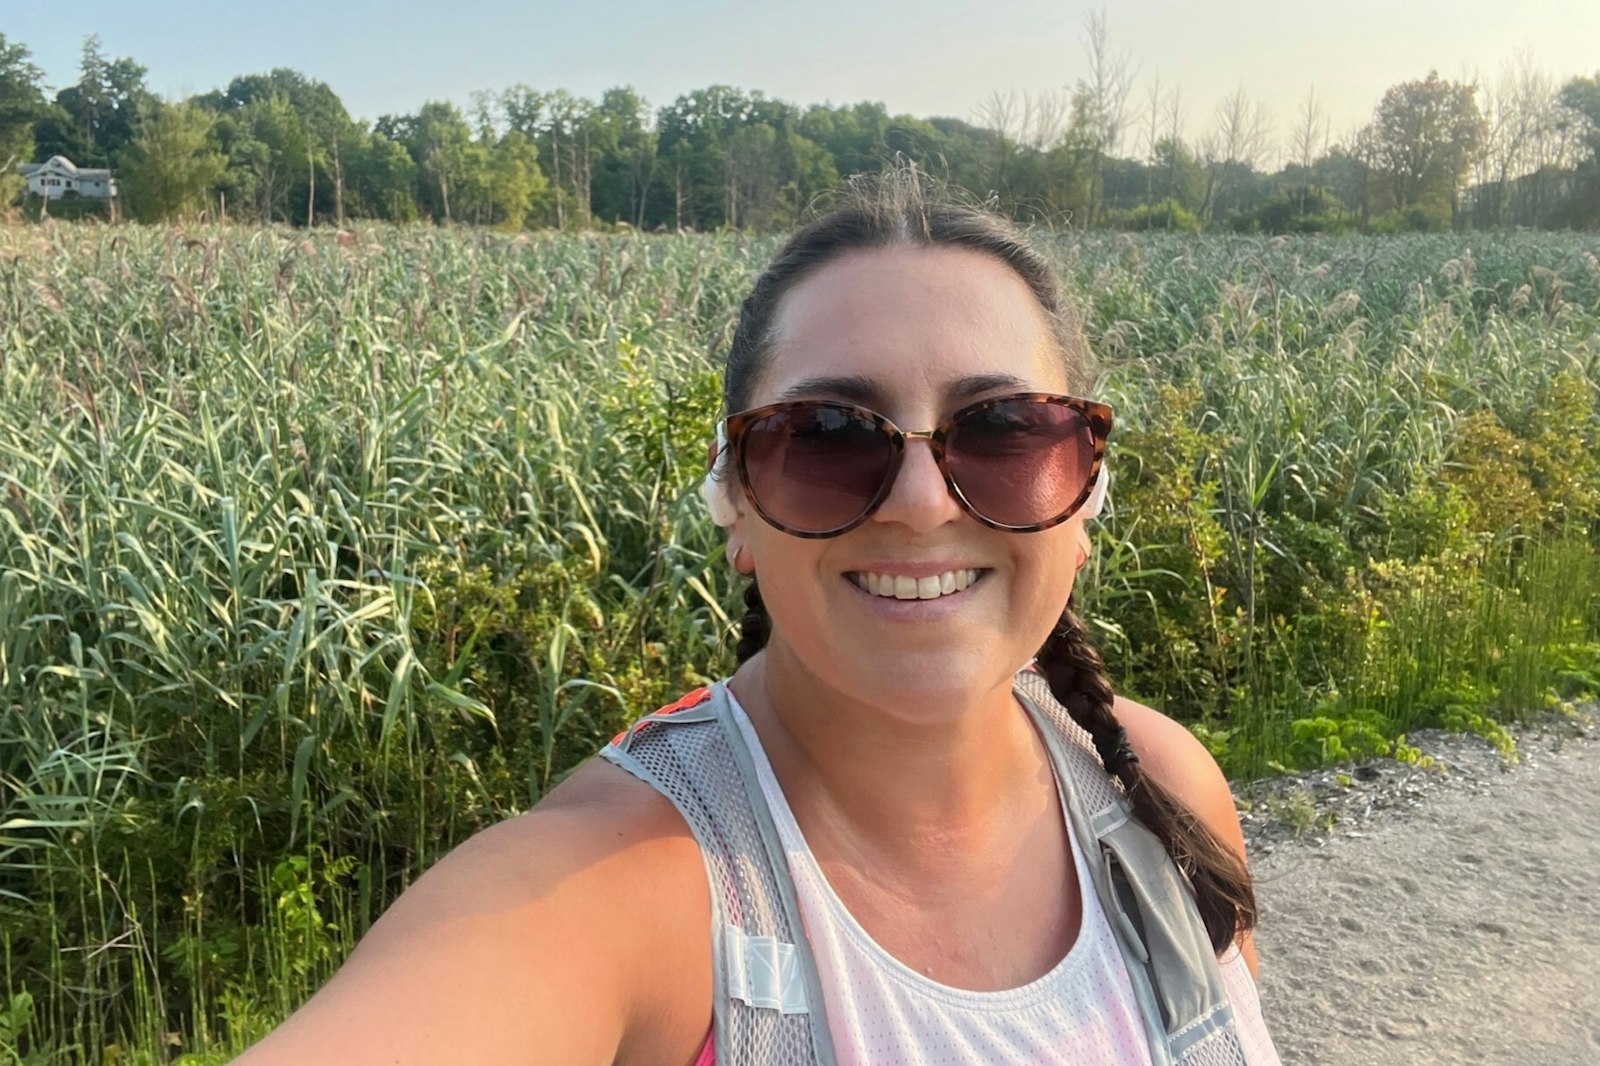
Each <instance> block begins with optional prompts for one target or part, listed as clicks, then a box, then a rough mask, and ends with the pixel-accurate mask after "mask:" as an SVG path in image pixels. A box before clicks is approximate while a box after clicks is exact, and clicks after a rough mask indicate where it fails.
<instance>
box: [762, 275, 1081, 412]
mask: <svg viewBox="0 0 1600 1066" xmlns="http://www.w3.org/2000/svg"><path fill="white" fill-rule="evenodd" d="M773 327H774V328H773V335H772V341H771V345H770V347H769V349H768V351H769V359H768V361H767V365H766V367H765V368H764V369H763V372H762V374H761V376H760V379H759V380H758V381H757V382H756V387H755V392H754V396H753V402H754V403H755V404H761V403H771V402H775V401H777V400H783V399H794V398H799V397H801V396H814V395H818V394H821V393H833V394H836V395H837V394H839V393H840V392H841V391H849V392H850V393H851V395H848V396H844V397H843V398H846V399H851V400H855V401H857V402H875V403H877V404H881V405H883V406H882V407H880V409H886V408H887V407H890V406H895V405H897V404H899V405H913V404H916V403H917V402H918V401H919V400H920V399H922V398H923V397H927V396H933V397H951V398H959V396H957V395H956V394H959V393H963V392H964V393H971V392H974V391H984V389H985V386H984V384H983V383H985V382H987V383H988V385H987V389H990V390H992V389H994V388H1000V387H1003V386H1004V385H1006V384H1011V385H1012V386H1013V387H1015V388H1017V389H1027V390H1036V391H1050V392H1057V391H1063V390H1065V388H1066V380H1067V375H1066V370H1065V368H1064V367H1063V365H1062V362H1061V356H1060V354H1059V352H1058V349H1057V347H1056V343H1055V339H1054V336H1053V334H1052V331H1051V326H1050V321H1049V318H1048V316H1047V315H1046V314H1045V311H1044V309H1043V308H1042V307H1041V306H1040V305H1039V302H1038V301H1037V300H1036V299H1034V296H1033V293H1032V292H1031V291H1030V290H1029V288H1028V286H1027V284H1026V283H1025V282H1024V281H1023V280H1022V278H1021V277H1019V276H1018V275H1017V273H1016V272H1015V271H1014V270H1012V269H1011V268H1010V267H1009V266H1007V265H1006V264H1005V263H1003V262H1001V261H1000V260H999V259H996V258H995V257H993V256H991V255H987V254H985V253H983V252H976V251H972V250H969V249H965V248H949V247H945V248H873V249H862V250H855V251H851V252H847V253H845V254H844V255H842V256H840V257H839V258H838V259H836V260H834V261H832V262H829V263H827V264H826V265H824V266H822V267H821V268H819V269H818V270H817V271H816V272H815V273H813V274H811V275H810V276H808V277H807V278H805V279H804V280H803V281H801V282H800V283H799V284H797V285H796V286H795V287H794V288H793V289H791V290H790V291H789V292H788V293H787V294H786V295H785V296H784V298H783V300H782V301H781V303H780V304H779V306H778V311H777V314H776V316H775V317H774V320H773ZM842 381H852V382H854V383H855V384H854V386H852V387H851V388H850V389H848V390H841V389H840V388H836V387H834V388H829V387H812V386H813V385H815V384H816V383H820V382H842ZM868 393H871V394H873V395H868ZM886 413H887V412H886Z"/></svg>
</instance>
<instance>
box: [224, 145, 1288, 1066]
mask: <svg viewBox="0 0 1600 1066" xmlns="http://www.w3.org/2000/svg"><path fill="white" fill-rule="evenodd" d="M1088 384H1089V380H1088V371H1087V366H1086V358H1085V345H1084V342H1083V339H1082V337H1081V334H1080V333H1079V330H1078V328H1077V327H1076V325H1075V324H1074V322H1073V319H1072V318H1071V316H1070V314H1069V313H1068V311H1067V309H1066V308H1065V306H1064V305H1063V304H1062V303H1061V300H1060V297H1059V295H1058V292H1057V285H1056V282H1055V280H1054V277H1053V275H1052V273H1051V271H1050V269H1049V267H1048V265H1047V264H1046V263H1045V262H1044V260H1042V259H1041V258H1040V257H1039V255H1038V254H1037V253H1036V252H1034V251H1033V250H1032V249H1030V248H1029V247H1028V246H1027V244H1026V243H1025V241H1024V239H1023V238H1022V237H1021V236H1020V235H1019V234H1018V233H1017V232H1016V231H1015V230H1014V229H1013V228H1012V227H1011V226H1010V225H1009V224H1008V223H1006V222H1004V221H1002V220H1000V219H998V218H995V217H994V216H992V215H989V214H987V213H986V212H983V211H979V210H976V209H972V208H967V207H962V206H955V205H951V204H948V203H944V202H941V201H938V200H937V199H934V198H930V197H927V196H926V195H925V194H924V192H923V189H922V188H921V185H920V182H919V180H918V178H917V175H916V174H915V173H914V172H910V171H900V172H897V173H894V174H892V175H889V176H886V177H885V178H883V179H881V180H879V181H877V182H873V183H861V184H858V185H855V186H853V188H852V191H851V194H850V196H849V198H848V199H847V201H846V202H845V203H844V204H842V205H841V206H840V207H838V208H837V209H835V210H834V211H832V212H830V213H829V214H828V215H825V216H823V217H822V218H820V219H818V220H817V221H816V222H814V223H812V224H811V225H809V226H808V227H806V228H805V229H803V230H801V231H800V232H799V233H797V234H796V235H795V236H794V237H793V238H792V239H791V241H790V242H789V244H788V245H787V246H786V247H785V248H784V250H783V251H782V252H780V253H779V255H778V257H777V258H776V259H775V260H774V261H773V263H772V264H771V265H770V266H769V267H768V269H767V271H766V272H765V273H764V274H763V275H762V276H761V277H760V279H758V281H757V282H756V284H755V287H754V289H753V291H752V292H751V294H750V296H749V298H748V299H747V300H746V301H745V304H744V307H743V310H742V313H741V316H740V322H739V327H738V330H737V333H736V335H735V338H734V341H733V344H732V349H731V352H730V355H729V359H728V366H727V374H726V381H725V398H726V401H727V408H728V410H729V411H730V412H734V414H733V415H732V416H731V417H729V418H728V419H727V420H726V421H725V423H724V424H723V426H722V427H720V438H721V439H720V440H719V441H718V443H717V445H715V446H713V448H712V452H711V455H712V463H711V467H712V471H711V477H710V479H709V481H708V486H707V489H708V499H709V500H710V501H711V503H712V509H713V514H714V516H715V518H716V520H717V521H718V523H719V524H721V525H723V526H724V527H725V528H726V530H727V534H728V542H727V553H728V558H729V560H730V562H731V564H732V565H733V566H734V567H735V568H736V569H737V570H738V571H739V572H740V573H742V574H746V575H748V576H749V577H750V578H751V584H750V586H749V592H748V593H747V596H746V601H747V603H748V605H749V607H750V613H749V614H747V615H746V616H745V619H744V622H743V633H742V637H741V640H740V646H739V655H740V666H739V669H738V671H737V672H736V673H735V674H734V676H733V677H732V678H731V679H730V680H729V681H728V682H727V683H726V684H725V685H717V686H715V687H713V688H712V689H711V690H709V691H706V692H701V693H695V694H691V695H690V696H689V697H686V698H685V699H684V700H682V701H680V702H679V704H676V705H674V706H673V707H671V708H667V709H665V710H664V711H662V712H658V713H657V714H656V715H652V716H650V717H648V718H646V719H644V720H642V721H641V722H640V723H639V724H637V725H635V727H634V728H633V729H631V730H630V731H629V732H628V733H626V734H624V735H623V736H621V737H619V738H618V739H617V741H615V742H614V743H613V744H612V745H611V746H610V747H609V748H608V749H607V750H606V752H605V753H604V754H605V758H603V759H599V760H594V761H592V762H591V763H589V764H587V765H586V766H584V767H583V768H581V769H580V770H579V771H578V772H576V773H575V774H573V775H572V777H571V778H569V780H568V781H567V782H566V783H565V784H564V785H562V787H561V788H559V789H558V790H556V791H555V792H554V793H552V794H551V795H550V796H549V797H548V798H547V799H546V800H545V801H544V802H543V803H541V804H540V805H539V806H538V807H537V808H536V809H535V810H534V811H532V812H530V813H529V814H527V815H525V816H523V817H521V818H517V819H514V820H512V821H510V822H507V823H505V824H502V825H499V826H496V827H494V828H493V829H490V830H488V831H485V832H483V833H480V834H478V835H477V836H476V837H474V838H473V839H471V840H469V841H468V842H467V843H465V844H463V845H462V846H461V847H460V848H458V849H457V850H456V851H454V852H453V853H451V855H449V856H448V857H447V858H446V859H444V860H443V861H442V862H440V863H439V864H438V866H436V867H435V868H434V869H433V870H431V871H430V872H429V873H428V874H427V875H426V876H425V877H423V878H422V879H420V880H419V881H418V883H417V884H416V885H415V886H414V887H413V888H412V889H411V890H410V891H408V892H407V893H406V894H405V895H404V896H403V897H402V898H401V899H400V900H398V901H397V902H396V903H395V905H394V906H393V907H392V908H391V909H390V910H389V912H388V913H386V914H385V915H384V917H383V918H382V919H381V920H380V921H379V922H378V923H377V925H375V926H374V928H373V930H372V932H371V933H370V934H369V935H368V937H367V938H366V939H365V940H364V941H363V942H362V943H361V945H360V946H359V947H358V948H357V949H356V951H355V952H354V953H353V955H352V956H351V958H350V960H349V962H348V963H347V964H346V965H345V967H344V968H343V969H342V970H341V971H340V972H339V973H338V974H337V975H336V976H335V977H334V978H333V979H332V980H331V981H330V982H329V983H328V985H327V986H326V988H324V989H323V990H322V991H321V992H319V993H318V994H317V996H316V997H314V998H313V999H312V1000H311V1001H310V1003H308V1004H307V1005H306V1006H305V1007H304V1008H303V1009H302V1010H301V1011H300V1012H299V1013H297V1014H296V1015H295V1016H294V1017H293V1018H291V1019H290V1020H289V1021H288V1022H287V1023H285V1025H284V1026H283V1027H282V1028H281V1029H279V1030H278V1031H277V1032H275V1033H274V1034H273V1035H272V1036H270V1037H269V1038H268V1039H267V1040H266V1041H265V1042H263V1043H262V1044H261V1045H260V1046H259V1047H257V1048H256V1049H254V1050H252V1051H251V1052H249V1053H248V1054H247V1055H246V1056H245V1057H244V1058H243V1059H241V1060H240V1061H241V1062H244V1063H247V1064H249V1066H268V1064H275V1063H306V1062H328V1063H335V1062H337V1063H369V1062H370V1063H374V1064H376V1063H385V1064H387V1063H410V1062H416V1063H437V1062H471V1063H496V1062H506V1063H513V1062H552V1063H557V1062H559V1063H595V1064H601V1063H628V1064H632V1063H650V1064H657V1063H681V1064H690V1063H707V1062H710V1061H713V1060H716V1061H721V1062H724V1063H745V1062H752V1063H754V1062H759V1063H768V1062H772V1063H780V1062H781V1063H790V1062H795V1063H798V1062H840V1063H846V1062H849V1063H856V1062H860V1063H899V1062H907V1063H910V1062H919V1063H920V1062H930V1063H931V1062H961V1063H978V1062H1038V1063H1044V1062H1050V1063H1056V1062H1061V1063H1065V1062H1095V1063H1147V1062H1157V1063H1162V1062H1182V1063H1201V1062H1205V1063H1211V1062H1219V1063H1220V1062H1248V1063H1249V1064H1250V1066H1258V1064H1260V1063H1275V1062H1276V1061H1277V1056H1276V1054H1275V1052H1274V1051H1273V1049H1272V1045H1271V1040H1270V1038H1269V1037H1268V1036H1267V1034H1266V1032H1265V1028H1264V1026H1263V1025H1262V1023H1261V1019H1260V1011H1259V1006H1258V1004H1257V1002H1256V999H1255V988H1254V984H1253V982H1252V979H1251V975H1252V973H1253V971H1254V968H1255V955H1254V950H1253V948H1252V946H1251V943H1250V930H1251V928H1252V927H1253V925H1254V920H1255V909H1254V899H1253V895H1252V892H1251V888H1250V880H1249V874H1248V872H1247V870H1246V868H1245V862H1244V845H1243V839H1242V836H1241V834H1240V831H1239V825H1238V821H1237V818H1236V817H1235V814H1234V809H1233V804H1232V798H1231V796H1230V794H1229V791H1228V788H1227V784H1226V782H1225V781H1224V780H1223V778H1222V775H1221V773H1220V772H1219V771H1218V769H1217V766H1216V763H1215V762H1214V761H1213V760H1212V759H1211V757H1210V755H1209V754H1208V753H1207V752H1206V751H1205V749H1204V748H1203V747H1202V746H1201V745H1200V744H1199V743H1198V742H1196V741H1195V740H1194V738H1193V737H1192V736H1191V735H1190V734H1189V733H1188V731H1187V730H1185V729H1184V728H1183V727H1182V726H1180V725H1178V724H1176V723H1174V722H1172V721H1171V720H1169V719H1167V718H1165V717H1163V716H1162V715H1160V714H1157V713H1156V712H1154V711H1152V710H1150V709H1148V708H1144V707H1141V706H1139V705H1138V704H1135V703H1132V702H1129V701H1127V700H1124V699H1121V698H1120V697H1115V696H1113V694H1112V692H1111V689H1110V686H1109V684H1108V683H1107V681H1106V679H1105V677H1104V673H1103V671H1102V669H1101V666H1100V663H1099V659H1098V657H1097V656H1096V654H1095V653H1094V651H1093V650H1092V648H1091V647H1090V645H1089V643H1088V641H1087V639H1086V636H1085V634H1084V632H1083V629H1082V626H1081V624H1080V623H1079V622H1078V621H1077V619H1076V618H1075V617H1074V616H1073V614H1072V613H1071V610H1070V608H1069V606H1068V602H1069V597H1070V595H1071V591H1072V584H1073V579H1074V577H1075V575H1076V572H1077V570H1078V569H1079V568H1080V567H1081V566H1082V565H1083V563H1084V560H1085V559H1086V558H1087V554H1088V551H1089V543H1088V538H1087V534H1086V532H1085V525H1084V524H1085V521H1086V520H1087V518H1088V517H1089V515H1090V514H1091V513H1092V512H1093V510H1094V509H1095V508H1096V507H1097V506H1098V502H1097V501H1098V497H1099V496H1101V495H1103V491H1104V485H1105V483H1106V479H1105V476H1104V473H1103V469H1102V466H1103V464H1102V457H1103V455H1104V446H1105V439H1106V435H1107V433H1108V432H1109V429H1110V424H1111V412H1110V410H1109V409H1108V408H1106V407H1104V406H1103V405H1099V404H1096V403H1093V402H1091V401H1086V400H1080V399H1075V398H1074V397H1080V396H1083V395H1084V394H1085V393H1086V392H1087V390H1088ZM933 427H937V428H933ZM930 430H931V431H930ZM758 590H759V591H758ZM1113 780H1115V781H1116V782H1117V784H1116V785H1115V786H1114V785H1113V784H1112V782H1113ZM1124 795H1125V798H1124ZM1129 809H1131V811H1132V812H1133V815H1134V820H1129V819H1128V818H1127V816H1126V812H1127V811H1128V810H1129ZM1180 871H1181V872H1180ZM1219 957H1220V959H1221V962H1220V964H1219V962H1218V958H1219Z"/></svg>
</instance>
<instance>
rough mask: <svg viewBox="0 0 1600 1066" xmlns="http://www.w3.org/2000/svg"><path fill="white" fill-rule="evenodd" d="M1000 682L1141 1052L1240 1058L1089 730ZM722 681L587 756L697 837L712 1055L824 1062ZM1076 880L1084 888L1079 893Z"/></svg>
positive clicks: (1182, 907) (1023, 684) (1049, 701)
mask: <svg viewBox="0 0 1600 1066" xmlns="http://www.w3.org/2000/svg"><path fill="white" fill-rule="evenodd" d="M1014 690H1015V692H1016V694H1017V696H1018V698H1019V700H1020V701H1021V703H1022V706H1023V707H1024V708H1025V709H1026V710H1027V712H1028V714H1029V716H1030V717H1031V718H1032V720H1033V722H1034V725H1035V726H1036V728H1037V729H1038V731H1039V734H1040V736H1041V737H1042V738H1043V740H1044V743H1045V747H1046V749H1047V750H1048V751H1049V754H1050V761H1051V764H1052V767H1053V768H1054V771H1055V775H1056V779H1057V780H1058V781H1059V782H1061V788H1060V790H1059V791H1060V792H1061V794H1062V795H1063V796H1065V797H1066V804H1065V815H1066V817H1068V818H1070V819H1072V831H1073V833H1074V834H1075V835H1076V836H1077V837H1078V839H1079V840H1082V841H1085V842H1087V841H1089V840H1094V841H1097V842H1098V844H1099V852H1100V860H1101V861H1099V862H1096V861H1094V857H1093V855H1091V856H1090V861H1089V864H1088V865H1089V868H1090V871H1091V877H1092V879H1093V881H1094V884H1093V886H1092V889H1093V891H1095V892H1096V893H1097V894H1098V898H1099V899H1100V901H1101V902H1102V904H1103V905H1104V907H1105V910H1106V913H1107V916H1108V917H1109V919H1110V922H1111V927H1112V929H1113V931H1114V932H1115V934H1116V940H1117V944H1118V947H1119V948H1120V949H1121V952H1122V957H1123V960H1124V962H1125V963H1126V964H1127V968H1128V975H1129V977H1130V978H1131V980H1132V983H1133V989H1134V994H1135V996H1136V997H1137V999H1138V1003H1139V1010H1140V1013H1141V1015H1142V1016H1143V1019H1144V1023H1145V1030H1146V1035H1147V1036H1148V1038H1149V1044H1150V1058H1151V1062H1152V1063H1153V1066H1250V1064H1249V1063H1248V1062H1247V1061H1246V1057H1245V1054H1244V1050H1243V1048H1242V1046H1241V1044H1240V1041H1239V1036H1238V1032H1237V1030H1236V1028H1235V1024H1234V1019H1233V1009H1232V1007H1231V1006H1230V1004H1229V1002H1228V996H1227V992H1226V991H1225V989H1224V986H1223V983H1222V973H1221V970H1220V968H1219V966H1218V964H1217V957H1216V955H1215V954H1214V953H1213V951H1212V949H1211V939H1210V937H1209V936H1208V935H1207V933H1206V928H1205V923H1204V922H1203V921H1202V920H1201V918H1200V912H1199V910H1198V909H1197V908H1196V906H1195V902H1194V897H1193V895H1192V894H1191V892H1190V889H1189V887H1188V884H1187V882H1186V880H1185V878H1184V876H1183V874H1182V872H1181V871H1179V869H1178V867H1177V865H1176V864H1175V863H1174V862H1173V861H1172V859H1171V858H1170V857H1169V856H1168V855H1167V852H1166V849H1165V847H1163V846H1162V843H1161V841H1160V840H1159V839H1158V838H1157V837H1156V836H1155V834H1153V833H1151V832H1150V830H1148V829H1146V828H1145V827H1144V826H1143V825H1141V824H1140V823H1139V822H1137V821H1136V820H1134V818H1133V815H1132V812H1131V810H1130V808H1129V806H1128V801H1127V799H1126V798H1125V797H1124V796H1123V794H1122V791H1121V786H1120V784H1119V783H1115V782H1114V781H1113V779H1112V778H1111V777H1110V776H1109V775H1108V774H1107V773H1106V772H1105V768H1104V766H1103V765H1102V763H1101V762H1100V757H1099V756H1098V755H1097V754H1096V753H1095V750H1094V746H1093V743H1092V741H1091V740H1090V737H1089V733H1088V731H1087V730H1085V729H1084V728H1083V727H1082V726H1080V725H1078V723H1077V722H1075V721H1073V720H1072V717H1071V715H1070V714H1068V712H1067V710H1066V708H1064V707H1062V706H1061V704H1060V703H1058V702H1057V701H1056V699H1055V697H1054V695H1052V694H1051V692H1050V687H1049V684H1048V683H1047V682H1046V681H1045V679H1044V678H1043V677H1041V676H1040V675H1038V674H1037V673H1034V672H1032V671H1028V670H1025V671H1023V672H1022V673H1019V674H1018V675H1017V677H1016V680H1015V682H1014ZM730 715H731V711H730V709H729V706H728V696H727V693H726V690H725V685H724V683H722V682H719V683H718V684H716V685H714V686H712V687H711V688H709V689H700V690H698V691H696V692H692V693H690V694H689V695H688V696H685V697H684V698H683V699H681V700H679V701H678V702H677V703H674V704H672V705H670V706H668V707H664V708H662V709H661V710H659V711H657V712H655V713H654V714H651V715H649V716H647V717H645V718H641V719H640V720H639V721H638V722H636V723H634V725H633V726H632V727H631V728H630V729H628V730H627V732H625V733H623V734H622V735H620V736H618V737H617V738H616V739H615V740H613V741H612V742H611V743H610V744H609V745H607V746H606V748H605V749H604V750H602V751H601V753H600V754H601V756H602V757H603V758H605V759H606V760H607V761H609V762H611V763H613V764H615V765H617V766H619V767H621V768H622V769H624V770H626V771H628V772H629V773H630V774H632V775H634V776H635V777H637V778H639V779H640V780H641V781H644V782H645V783H647V784H649V785H650V786H652V787H653V788H655V789H656V790H657V791H658V792H660V793H661V794H662V795H664V796H666V797H667V799H669V800H670V801H671V802H672V804H673V805H674V806H675V807H676V808H677V809H678V811H679V813H681V814H682V815H683V818H684V821H686V822H687V823H688V825H689V829H690V831H691V832H693V833H694V836H695V839H696V840H697V841H698V842H699V844H700V854H701V856H702V857H703V858H704V860H705V864H706V877H707V879H708V880H709V882H710V888H711V947H712V979H713V994H712V1000H711V1002H712V1029H713V1041H714V1044H715V1048H716V1061H717V1062H718V1063H719V1064H721V1066H758V1064H759V1066H806V1064H815V1066H836V1062H837V1060H836V1058H835V1055H834V1048H833V1041H832V1037H831V1035H830V1033H829V1031H828V1023H827V1019H826V1018H825V1017H824V1015H823V999H822V987H821V984H820V982H819V980H818V977H817V967H816V962H815V960H814V959H813V958H812V955H811V950H810V948H809V946H808V945H807V943H806V938H805V934H804V931H803V929H802V926H801V922H800V911H799V905H798V903H797V902H796V900H795V893H794V885H793V882H792V881H791V880H790V878H789V871H788V865H787V860H786V859H785V856H784V852H783V848H782V846H781V845H780V843H779V841H778V833H777V829H776V827H775V826H774V824H773V821H772V812H771V810H770V809H769V808H768V806H767V802H766V797H765V796H764V795H763V793H762V791H761V783H760V781H759V780H758V779H757V777H756V773H755V766H754V764H753V763H752V762H751V756H750V749H749V748H748V747H747V746H746V744H745V741H744V737H743V736H742V734H741V733H740V731H739V728H738V725H737V724H736V723H735V722H734V721H733V719H732V718H731V717H730ZM1088 890H1089V889H1088V888H1087V887H1086V888H1085V891H1088Z"/></svg>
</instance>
